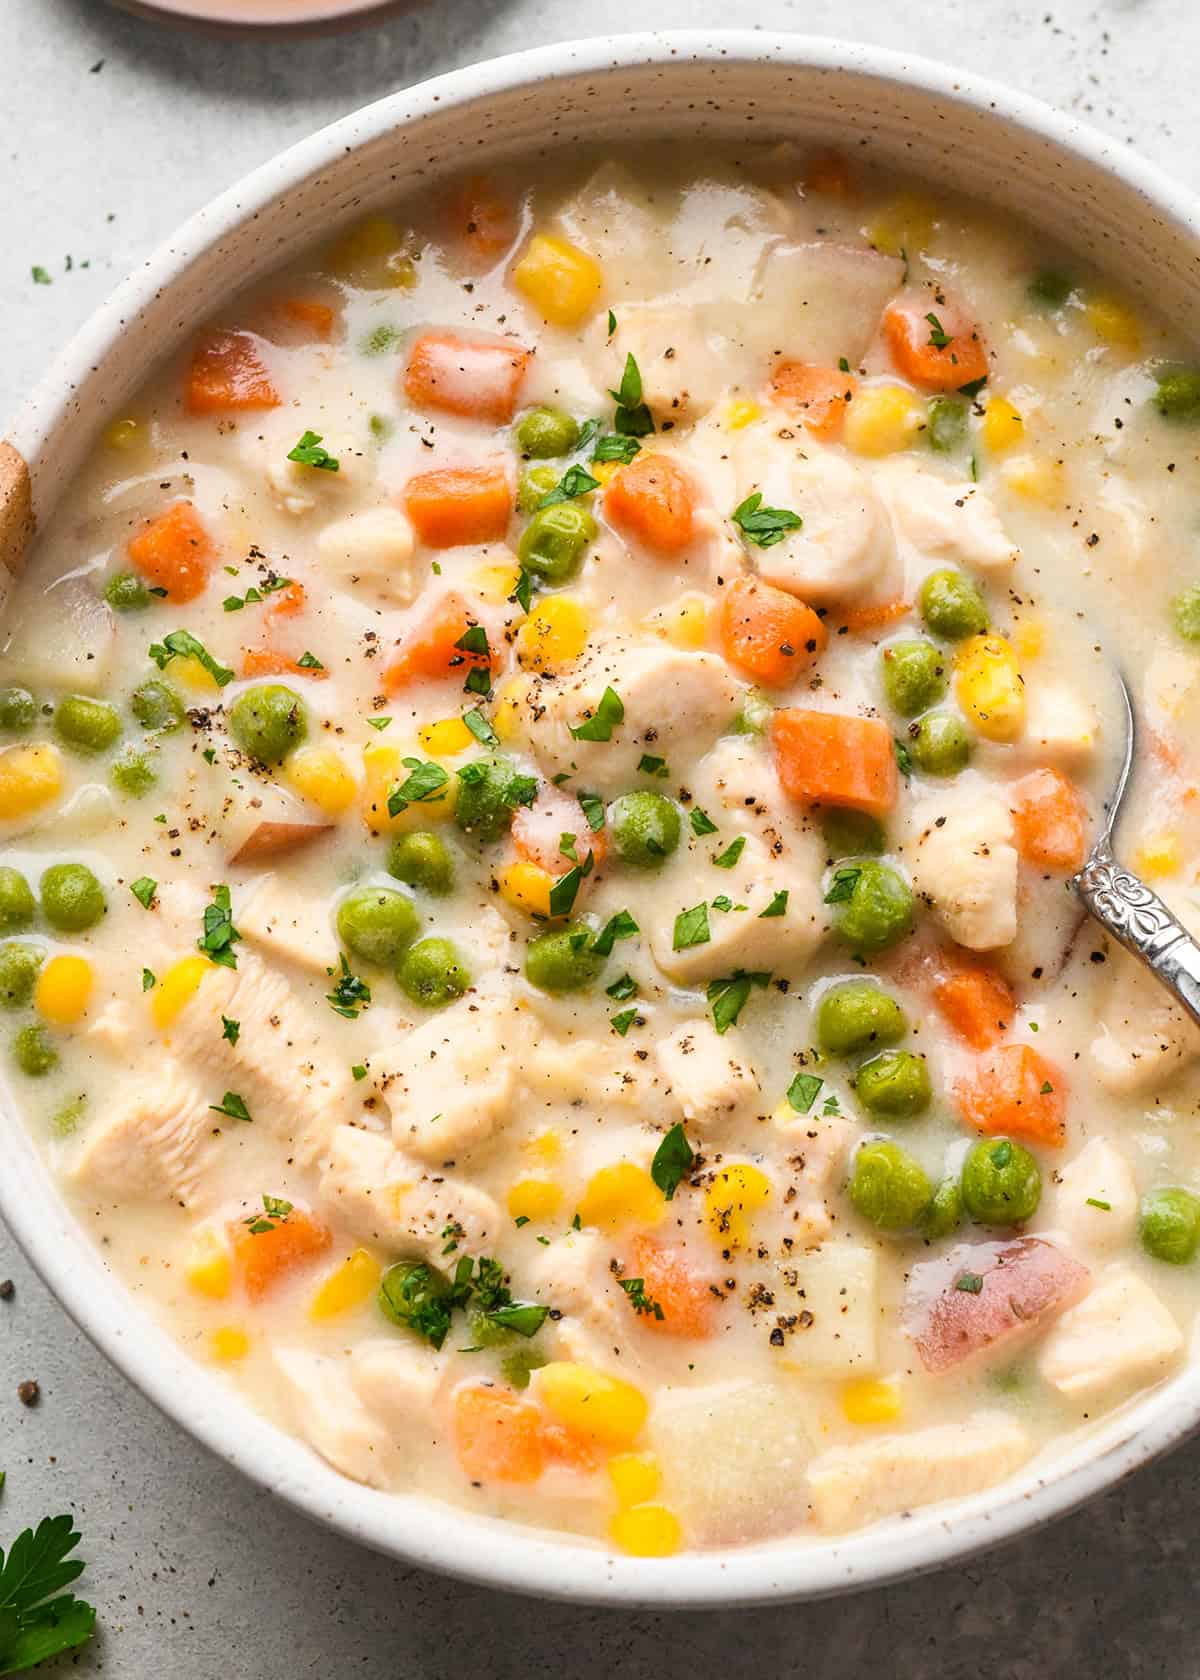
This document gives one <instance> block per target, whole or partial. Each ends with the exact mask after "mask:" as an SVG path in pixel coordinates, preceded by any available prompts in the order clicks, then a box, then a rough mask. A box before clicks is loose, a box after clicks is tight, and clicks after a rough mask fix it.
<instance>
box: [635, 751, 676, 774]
mask: <svg viewBox="0 0 1200 1680" xmlns="http://www.w3.org/2000/svg"><path fill="white" fill-rule="evenodd" d="M638 769H639V770H640V771H641V773H642V775H643V776H669V775H670V774H671V772H670V770H669V769H668V768H667V761H666V759H665V758H659V757H658V756H657V754H655V753H643V754H642V756H641V758H639V759H638Z"/></svg>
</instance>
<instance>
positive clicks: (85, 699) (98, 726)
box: [54, 694, 121, 753]
mask: <svg viewBox="0 0 1200 1680" xmlns="http://www.w3.org/2000/svg"><path fill="white" fill-rule="evenodd" d="M54 733H55V734H56V735H57V736H58V738H59V740H60V741H62V742H63V744H64V745H65V746H68V747H73V748H74V749H75V751H76V752H83V753H98V752H106V751H107V750H108V748H109V747H111V746H112V745H113V743H114V742H115V741H117V740H118V739H119V738H120V734H121V714H120V713H119V712H118V711H117V708H116V707H115V706H110V705H109V703H108V701H107V700H93V699H91V698H90V697H89V696H88V695H86V694H68V695H67V696H66V697H65V698H64V699H62V700H60V701H59V703H58V705H57V706H56V707H55V708H54Z"/></svg>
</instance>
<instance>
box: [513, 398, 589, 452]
mask: <svg viewBox="0 0 1200 1680" xmlns="http://www.w3.org/2000/svg"><path fill="white" fill-rule="evenodd" d="M578 441H579V427H578V426H577V425H576V424H575V422H574V420H572V418H571V416H570V415H569V414H564V413H563V411H562V409H561V408H531V409H530V410H529V413H528V414H523V415H522V416H521V418H520V420H518V422H517V448H518V449H519V450H520V451H521V453H522V455H532V456H533V457H534V458H535V460H539V461H545V460H549V459H550V457H551V456H554V455H569V454H570V453H571V451H572V449H574V447H575V445H576V444H577V443H578Z"/></svg>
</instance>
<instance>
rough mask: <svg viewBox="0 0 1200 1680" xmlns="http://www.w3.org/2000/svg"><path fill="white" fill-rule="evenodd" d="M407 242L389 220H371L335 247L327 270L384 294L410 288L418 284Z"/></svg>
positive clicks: (327, 260)
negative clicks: (401, 287) (406, 248)
mask: <svg viewBox="0 0 1200 1680" xmlns="http://www.w3.org/2000/svg"><path fill="white" fill-rule="evenodd" d="M406 244H407V241H406V239H405V236H404V234H403V233H401V231H400V229H399V228H398V227H397V226H396V224H395V222H393V221H392V220H390V218H389V217H387V216H368V217H367V219H366V220H365V221H363V222H359V224H358V226H357V227H352V228H351V229H350V230H349V232H348V233H344V234H343V235H342V237H341V238H340V239H339V240H338V241H337V242H336V244H334V245H332V246H331V247H330V249H329V253H328V255H327V257H326V259H325V267H326V269H327V271H328V272H329V273H330V274H334V275H336V276H337V278H338V279H339V280H347V281H349V283H350V284H351V285H352V286H366V287H368V288H369V289H371V290H372V291H384V290H387V289H391V288H394V287H397V286H403V287H405V288H408V287H410V286H415V285H416V282H417V270H416V265H415V263H414V262H413V260H412V258H411V257H410V256H409V255H408V253H407V251H406V250H405V245H406Z"/></svg>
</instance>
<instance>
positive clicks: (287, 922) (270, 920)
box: [237, 875, 338, 974]
mask: <svg viewBox="0 0 1200 1680" xmlns="http://www.w3.org/2000/svg"><path fill="white" fill-rule="evenodd" d="M237 925H238V932H239V933H240V934H241V936H242V938H243V939H248V940H250V941H251V943H252V944H254V945H257V946H258V947H259V948H260V949H261V950H262V952H263V953H264V955H266V956H267V957H273V958H276V959H278V960H281V961H283V962H289V963H295V964H296V966H297V967H298V968H304V969H307V970H308V971H309V973H310V974H328V973H329V972H330V971H331V970H332V971H334V972H336V970H337V966H338V943H337V940H336V939H335V938H334V936H333V927H332V924H331V922H330V919H329V910H328V907H327V906H326V905H325V904H324V903H322V902H321V901H320V900H319V899H314V898H309V897H306V896H305V894H304V893H303V892H301V891H299V890H298V889H297V887H296V883H295V882H294V881H293V880H290V879H289V880H285V879H284V878H283V877H282V876H280V875H266V876H264V877H263V878H262V880H261V881H260V883H259V884H258V886H256V887H255V889H254V893H253V896H252V897H251V898H250V899H249V901H248V902H247V903H246V904H245V905H244V906H243V907H242V908H241V909H239V911H238V918H237Z"/></svg>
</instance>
